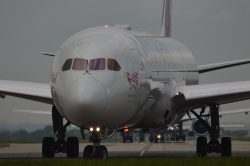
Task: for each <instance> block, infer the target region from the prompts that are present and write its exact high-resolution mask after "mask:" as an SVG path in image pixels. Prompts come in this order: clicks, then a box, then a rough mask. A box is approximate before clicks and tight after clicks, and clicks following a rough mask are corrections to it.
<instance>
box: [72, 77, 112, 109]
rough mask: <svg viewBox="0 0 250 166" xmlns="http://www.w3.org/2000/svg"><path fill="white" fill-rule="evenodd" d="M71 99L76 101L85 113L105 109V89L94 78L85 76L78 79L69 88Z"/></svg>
mask: <svg viewBox="0 0 250 166" xmlns="http://www.w3.org/2000/svg"><path fill="white" fill-rule="evenodd" d="M71 96H73V101H76V105H77V107H78V109H82V111H84V112H85V113H90V112H92V113H94V112H96V111H98V112H99V111H102V112H104V111H105V107H106V104H107V102H106V99H107V95H106V89H105V87H104V86H103V85H102V84H101V83H100V82H99V81H97V80H95V79H94V78H90V77H85V78H81V79H80V80H78V81H77V82H76V83H75V85H74V86H72V89H71Z"/></svg>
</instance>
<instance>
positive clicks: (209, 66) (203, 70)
mask: <svg viewBox="0 0 250 166" xmlns="http://www.w3.org/2000/svg"><path fill="white" fill-rule="evenodd" d="M248 63H250V59H241V60H236V61H229V62H222V63H213V64H206V65H199V66H198V72H199V73H200V74H202V73H207V72H210V71H215V70H220V69H224V68H229V67H234V66H240V65H244V64H248Z"/></svg>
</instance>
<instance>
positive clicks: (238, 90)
mask: <svg viewBox="0 0 250 166" xmlns="http://www.w3.org/2000/svg"><path fill="white" fill-rule="evenodd" d="M247 99H250V81H242V82H229V83H217V84H204V85H191V86H179V87H176V89H175V94H174V97H173V101H174V102H176V103H177V104H178V105H180V106H183V107H185V108H187V109H189V110H190V109H195V108H199V107H203V106H208V105H211V104H219V105H221V104H226V103H233V102H237V101H242V100H247Z"/></svg>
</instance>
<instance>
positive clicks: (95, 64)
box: [89, 58, 106, 70]
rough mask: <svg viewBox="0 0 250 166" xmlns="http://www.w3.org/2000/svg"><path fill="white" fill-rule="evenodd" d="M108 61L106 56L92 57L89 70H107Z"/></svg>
mask: <svg viewBox="0 0 250 166" xmlns="http://www.w3.org/2000/svg"><path fill="white" fill-rule="evenodd" d="M105 69H106V61H105V59H104V58H99V59H92V60H90V62H89V70H105Z"/></svg>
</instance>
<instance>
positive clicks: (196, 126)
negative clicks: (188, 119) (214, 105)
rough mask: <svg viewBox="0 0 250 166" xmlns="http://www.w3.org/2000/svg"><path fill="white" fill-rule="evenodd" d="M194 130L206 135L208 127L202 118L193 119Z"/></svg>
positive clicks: (198, 133) (196, 132)
mask: <svg viewBox="0 0 250 166" xmlns="http://www.w3.org/2000/svg"><path fill="white" fill-rule="evenodd" d="M192 130H193V131H194V132H195V134H197V135H198V136H205V135H207V133H208V128H207V127H206V126H205V125H204V124H203V123H202V122H201V121H200V120H194V121H193V123H192Z"/></svg>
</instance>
